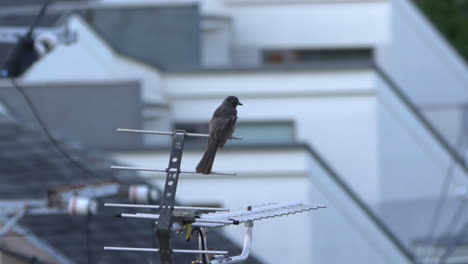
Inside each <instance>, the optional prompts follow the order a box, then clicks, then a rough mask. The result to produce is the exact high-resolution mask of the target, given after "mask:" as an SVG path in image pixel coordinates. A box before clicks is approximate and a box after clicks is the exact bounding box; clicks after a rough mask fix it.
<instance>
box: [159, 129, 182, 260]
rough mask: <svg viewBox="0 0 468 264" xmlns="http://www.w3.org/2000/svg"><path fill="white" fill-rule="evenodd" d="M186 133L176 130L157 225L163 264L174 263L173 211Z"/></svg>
mask: <svg viewBox="0 0 468 264" xmlns="http://www.w3.org/2000/svg"><path fill="white" fill-rule="evenodd" d="M184 136H185V131H183V130H176V131H175V132H174V138H173V141H172V150H171V156H170V158H169V166H168V167H167V176H166V184H165V187H164V193H163V196H162V198H161V204H160V207H159V210H160V212H159V219H158V223H157V234H158V240H159V247H160V253H161V260H162V263H163V264H172V263H174V261H173V259H172V254H171V246H170V232H171V227H172V211H173V209H174V203H175V195H176V191H177V183H178V181H179V173H180V164H181V161H182V151H183V149H184Z"/></svg>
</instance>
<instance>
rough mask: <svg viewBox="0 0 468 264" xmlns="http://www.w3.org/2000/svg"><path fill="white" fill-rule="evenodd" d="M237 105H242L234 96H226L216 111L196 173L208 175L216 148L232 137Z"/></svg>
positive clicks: (222, 145) (221, 146)
mask: <svg viewBox="0 0 468 264" xmlns="http://www.w3.org/2000/svg"><path fill="white" fill-rule="evenodd" d="M238 105H242V104H241V102H239V99H238V98H237V97H235V96H228V97H227V98H226V99H224V101H223V103H222V104H221V105H220V106H219V107H218V108H217V109H216V111H215V112H214V114H213V117H212V118H211V121H210V129H209V137H208V147H207V148H206V151H205V154H204V155H203V158H202V159H201V160H200V163H198V165H197V172H198V173H203V174H210V173H211V168H212V167H213V161H214V159H215V156H216V151H217V150H218V148H220V149H221V148H223V147H224V144H226V141H227V140H228V139H230V138H231V137H232V134H233V133H234V129H235V128H236V122H237V109H236V107H237V106H238Z"/></svg>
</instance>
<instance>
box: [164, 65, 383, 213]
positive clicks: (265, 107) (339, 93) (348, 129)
mask: <svg viewBox="0 0 468 264" xmlns="http://www.w3.org/2000/svg"><path fill="white" fill-rule="evenodd" d="M373 78H374V77H373V74H372V72H370V71H365V70H355V71H353V70H350V71H304V72H259V73H255V74H253V73H236V74H233V73H206V74H169V75H166V77H165V78H164V87H165V89H167V94H168V96H169V98H170V100H171V102H172V106H173V108H172V109H173V118H174V120H175V121H176V122H184V121H185V122H208V120H209V119H210V118H211V115H212V112H213V111H214V109H216V107H217V106H218V105H219V104H220V103H221V101H222V100H223V99H224V97H226V96H228V95H233V94H235V95H236V96H238V97H239V98H240V100H241V102H242V103H243V104H244V106H241V107H239V108H238V111H239V114H238V116H239V122H242V121H275V120H276V121H285V120H291V121H294V123H295V134H296V138H297V141H298V142H303V143H307V144H311V145H313V146H315V147H317V149H318V150H319V151H320V152H321V153H322V154H323V155H324V156H325V157H326V159H327V160H329V161H331V162H332V163H333V165H334V166H335V167H336V168H337V170H338V171H339V172H340V173H341V174H342V175H345V177H346V181H347V182H348V183H349V184H350V185H351V186H352V187H353V188H354V189H356V190H359V192H360V194H361V195H362V196H363V198H365V199H366V201H368V202H369V203H371V204H372V203H375V202H377V201H378V199H379V190H378V186H379V183H378V176H377V156H378V155H377V145H376V140H377V138H376V130H377V127H376V126H377V120H376V118H377V116H376V100H375V97H374V93H373V85H374V80H373ZM240 136H242V135H240Z"/></svg>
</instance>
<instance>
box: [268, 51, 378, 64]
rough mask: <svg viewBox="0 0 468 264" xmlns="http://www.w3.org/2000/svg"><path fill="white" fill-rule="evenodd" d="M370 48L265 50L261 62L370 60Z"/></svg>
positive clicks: (294, 62)
mask: <svg viewBox="0 0 468 264" xmlns="http://www.w3.org/2000/svg"><path fill="white" fill-rule="evenodd" d="M372 53H373V52H372V49H370V48H352V49H297V50H265V51H264V52H263V63H264V64H268V65H278V64H279V65H281V64H301V63H302V64H308V63H316V62H342V61H372V58H373V54H372Z"/></svg>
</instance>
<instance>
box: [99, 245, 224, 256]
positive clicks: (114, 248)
mask: <svg viewBox="0 0 468 264" xmlns="http://www.w3.org/2000/svg"><path fill="white" fill-rule="evenodd" d="M104 250H118V251H145V252H159V248H134V247H104ZM172 253H187V254H200V253H207V254H218V255H227V254H228V253H229V252H228V251H225V250H197V249H173V250H172Z"/></svg>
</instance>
